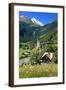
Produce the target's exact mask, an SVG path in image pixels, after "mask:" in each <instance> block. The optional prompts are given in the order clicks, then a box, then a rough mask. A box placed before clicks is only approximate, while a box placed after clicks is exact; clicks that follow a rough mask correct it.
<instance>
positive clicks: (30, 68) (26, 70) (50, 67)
mask: <svg viewBox="0 0 66 90" xmlns="http://www.w3.org/2000/svg"><path fill="white" fill-rule="evenodd" d="M57 75H58V65H57V64H43V65H38V64H37V65H23V66H21V67H20V69H19V78H32V77H55V76H57Z"/></svg>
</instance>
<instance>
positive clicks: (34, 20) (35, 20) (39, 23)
mask: <svg viewBox="0 0 66 90" xmlns="http://www.w3.org/2000/svg"><path fill="white" fill-rule="evenodd" d="M31 21H32V22H33V23H35V24H38V25H40V26H44V24H43V23H42V22H40V21H39V20H37V19H36V18H34V17H33V18H32V19H31Z"/></svg>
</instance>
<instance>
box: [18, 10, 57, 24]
mask: <svg viewBox="0 0 66 90" xmlns="http://www.w3.org/2000/svg"><path fill="white" fill-rule="evenodd" d="M22 15H23V16H27V17H28V18H30V19H31V18H33V17H34V18H36V19H37V20H39V21H40V22H42V23H43V24H48V23H50V22H52V21H54V20H57V19H58V14H57V13H48V12H26V11H25V12H24V11H20V12H19V16H22Z"/></svg>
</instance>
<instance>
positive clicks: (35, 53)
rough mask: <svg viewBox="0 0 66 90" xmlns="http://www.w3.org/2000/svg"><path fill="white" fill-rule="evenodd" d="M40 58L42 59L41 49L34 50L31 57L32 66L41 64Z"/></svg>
mask: <svg viewBox="0 0 66 90" xmlns="http://www.w3.org/2000/svg"><path fill="white" fill-rule="evenodd" d="M40 58H41V49H36V48H34V49H32V52H31V56H30V63H31V64H32V65H33V64H37V63H39V61H40Z"/></svg>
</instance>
